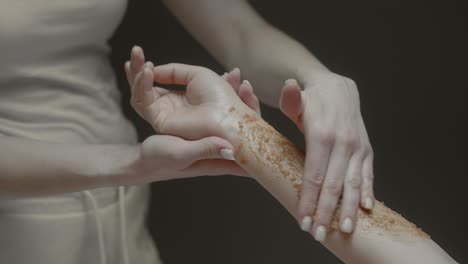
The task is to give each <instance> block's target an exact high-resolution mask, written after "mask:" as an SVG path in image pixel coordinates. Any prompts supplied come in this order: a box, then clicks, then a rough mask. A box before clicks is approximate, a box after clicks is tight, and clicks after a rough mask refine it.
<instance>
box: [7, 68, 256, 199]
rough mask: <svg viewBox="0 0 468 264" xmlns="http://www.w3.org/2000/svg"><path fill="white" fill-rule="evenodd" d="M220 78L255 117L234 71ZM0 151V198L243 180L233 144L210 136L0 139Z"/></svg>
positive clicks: (252, 98)
mask: <svg viewBox="0 0 468 264" xmlns="http://www.w3.org/2000/svg"><path fill="white" fill-rule="evenodd" d="M222 77H223V79H224V80H226V81H227V82H228V83H229V84H230V85H231V86H232V87H233V88H235V92H236V93H237V94H238V95H239V96H240V98H241V100H242V101H244V102H245V103H246V104H247V105H251V106H252V109H253V110H254V111H256V112H258V113H259V111H260V110H259V107H258V100H257V98H256V97H255V96H254V95H253V93H252V92H250V91H249V90H248V88H247V89H246V87H245V85H242V84H241V82H240V72H239V70H237V69H236V70H234V71H231V72H229V73H226V74H224V75H223V76H222ZM202 118H203V116H198V117H197V119H202ZM0 146H2V147H1V148H0V156H1V157H2V158H1V159H0V196H14V197H19V196H43V195H55V194H61V193H67V192H76V191H83V190H87V189H94V188H100V187H110V186H121V185H136V184H144V183H149V182H156V181H163V180H170V179H178V178H188V177H196V176H200V175H223V174H233V175H240V176H245V175H246V172H245V171H244V170H243V169H242V168H241V167H239V166H238V165H237V164H236V163H235V162H233V161H232V160H233V159H234V157H233V150H234V148H233V146H232V144H231V143H229V142H228V141H227V140H225V139H222V138H219V137H214V136H208V137H203V138H198V139H197V140H185V139H182V138H179V137H175V136H169V135H154V136H151V137H149V138H147V139H146V140H145V141H144V142H142V143H141V144H135V145H124V144H121V145H117V144H115V145H110V144H70V143H53V142H44V141H38V140H32V139H22V138H16V137H10V136H2V135H0Z"/></svg>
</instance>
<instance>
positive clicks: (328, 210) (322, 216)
mask: <svg viewBox="0 0 468 264" xmlns="http://www.w3.org/2000/svg"><path fill="white" fill-rule="evenodd" d="M334 212H335V209H334V208H333V207H330V206H326V207H325V206H324V207H319V208H318V209H317V212H316V215H317V221H318V222H322V224H328V222H329V221H330V220H331V219H332V218H333V215H334Z"/></svg>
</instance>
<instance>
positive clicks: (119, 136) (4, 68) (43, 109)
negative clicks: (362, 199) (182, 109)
mask: <svg viewBox="0 0 468 264" xmlns="http://www.w3.org/2000/svg"><path fill="white" fill-rule="evenodd" d="M4 5H6V3H5V4H3V3H2V4H1V6H4ZM0 10H1V11H0V14H1V15H0V35H1V41H0V50H2V51H9V52H2V65H1V66H0V93H1V96H0V134H1V136H0V146H1V148H0V155H1V158H0V194H1V199H0V229H1V233H2V235H1V236H0V248H1V250H0V263H106V262H107V263H120V262H119V261H120V260H123V261H124V262H125V263H128V260H129V259H131V260H132V262H133V263H155V262H157V259H158V257H157V252H156V250H155V248H154V245H153V242H152V239H151V237H150V235H149V233H148V232H147V230H146V228H145V224H144V223H145V214H146V210H147V204H148V191H149V190H148V186H146V185H141V184H144V183H148V182H153V181H159V180H167V179H174V178H181V177H192V176H199V175H219V174H236V175H244V174H245V172H244V171H243V170H242V169H240V168H239V167H238V166H237V165H236V164H235V163H234V162H233V161H231V160H232V159H233V157H232V149H233V147H232V145H231V144H230V143H229V142H227V141H226V140H223V139H221V138H216V137H206V138H203V139H200V140H194V141H187V140H183V139H181V138H178V137H171V136H163V135H161V136H159V135H157V136H152V137H150V138H148V139H147V140H146V141H145V142H143V143H142V144H137V138H136V133H135V130H134V128H133V127H132V125H131V124H130V122H129V121H128V120H126V119H125V118H124V116H123V115H122V112H121V109H120V108H119V105H120V102H119V100H120V98H119V94H118V91H117V85H116V82H115V78H114V74H113V72H112V69H111V66H110V64H109V60H108V57H107V54H108V51H109V48H108V46H107V44H106V41H107V39H108V38H109V37H110V36H111V34H112V32H113V31H114V29H115V28H116V26H117V25H118V23H119V21H120V19H121V18H122V16H123V13H124V10H125V1H112V2H111V1H91V2H90V1H85V2H82V1H74V2H73V4H71V3H69V2H66V1H53V2H52V1H50V2H49V3H48V4H47V5H45V4H44V3H42V2H35V1H33V2H31V1H15V2H11V3H8V8H6V7H4V8H3V7H2V8H0ZM20 13H21V15H18V14H20ZM225 77H226V78H227V79H228V80H230V81H231V82H233V85H235V83H238V82H239V81H238V80H237V79H238V78H239V72H238V71H237V70H235V71H232V72H231V73H230V74H229V75H226V76H225ZM244 92H245V91H244ZM200 118H201V117H200ZM213 159H217V160H213ZM222 159H223V160H224V161H222ZM197 161H199V162H197ZM123 185H132V186H131V187H127V188H123V187H120V188H117V187H118V186H123ZM99 187H105V188H100V189H96V188H99ZM89 189H93V190H89ZM78 191H81V192H78ZM55 194H61V195H55ZM46 195H47V197H42V198H37V197H36V198H27V196H46ZM51 195H55V196H51ZM25 196H26V197H25ZM129 219H130V220H129ZM125 220H127V221H125ZM127 240H128V241H129V242H128V243H127ZM129 255H130V256H129Z"/></svg>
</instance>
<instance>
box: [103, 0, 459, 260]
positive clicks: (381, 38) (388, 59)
mask: <svg viewBox="0 0 468 264" xmlns="http://www.w3.org/2000/svg"><path fill="white" fill-rule="evenodd" d="M461 2H462V1H459V2H455V1H443V2H442V1H439V3H428V2H427V1H415V0H411V1H403V0H400V1H390V2H389V1H386V2H384V3H382V2H375V1H334V0H332V1H291V0H290V1H267V0H262V1H253V5H254V6H255V7H256V8H257V10H258V11H259V12H260V13H261V14H262V15H263V16H264V17H265V18H266V19H267V20H268V21H269V22H271V23H272V24H273V25H275V26H277V27H279V28H280V29H282V30H284V31H285V32H287V33H289V34H290V35H292V36H293V37H294V38H296V39H298V40H299V41H301V42H302V43H303V44H304V45H305V46H306V47H307V48H308V49H309V50H311V51H312V52H313V53H314V54H315V55H316V56H317V57H318V58H320V59H321V61H322V62H324V63H325V65H327V66H328V67H329V68H330V69H332V70H333V71H335V72H337V73H340V74H343V75H346V76H349V77H351V78H352V79H354V80H355V81H356V83H357V84H358V87H359V89H360V94H361V102H362V112H363V115H364V120H365V122H366V124H367V129H368V132H369V135H370V138H371V142H372V144H373V147H374V150H375V153H376V155H375V156H376V161H375V170H376V172H375V175H376V182H375V189H376V195H377V197H378V199H379V200H383V201H385V203H386V204H387V205H388V206H390V207H391V208H393V209H395V210H397V211H398V212H400V213H402V214H403V215H404V216H405V217H407V218H408V219H410V220H412V221H414V222H416V223H417V224H418V226H419V227H421V228H422V229H423V230H425V231H427V232H428V233H429V234H430V235H431V236H432V238H433V239H434V240H435V241H436V242H438V243H439V245H441V246H442V247H443V248H444V249H445V250H446V251H447V252H448V253H449V254H450V255H452V256H453V257H454V258H455V259H456V260H458V261H459V262H460V263H463V262H468V256H467V253H466V250H464V248H465V247H466V246H465V244H466V243H465V242H466V241H465V240H466V239H465V237H466V219H467V218H466V211H467V210H466V208H467V206H466V202H467V201H468V199H467V195H466V186H467V185H466V184H467V176H468V175H467V173H466V164H467V162H468V159H467V154H466V150H467V149H468V144H467V139H466V136H467V135H468V133H467V132H468V130H467V126H466V125H467V121H468V118H467V116H468V115H467V114H468V111H467V104H466V99H467V98H468V97H467V92H466V88H468V87H467V83H466V76H467V70H468V67H467V64H466V61H467V56H466V54H467V53H466V48H467V47H468V45H467V44H468V43H467V32H468V31H467V29H468V27H467V16H466V14H467V13H468V12H467V11H468V10H466V9H464V8H462V5H461ZM194 12H196V10H194ZM227 12H228V11H227ZM200 15H202V14H200ZM111 44H112V47H113V54H112V60H113V64H114V66H115V68H116V71H117V73H118V74H117V75H118V78H119V85H120V88H121V91H122V94H123V102H122V104H123V106H124V111H125V113H126V115H127V116H128V117H129V118H130V119H131V120H132V122H134V124H135V125H136V126H137V128H138V132H139V137H140V140H142V139H144V138H145V137H147V136H149V135H151V134H152V133H153V132H152V130H151V128H150V127H149V126H148V125H146V124H145V123H144V122H143V121H142V120H141V119H140V118H139V117H138V116H137V115H136V114H135V113H134V112H133V110H132V109H131V108H130V106H129V103H128V102H129V87H128V84H127V83H126V80H125V79H124V72H123V63H124V61H125V60H126V59H127V58H128V56H129V52H130V49H131V47H132V46H133V45H135V44H138V45H141V46H142V47H143V48H144V50H145V52H146V54H147V58H149V59H150V60H152V61H153V62H155V63H158V64H160V63H167V62H183V63H189V64H198V65H203V66H206V67H209V68H212V69H214V70H215V71H217V72H219V73H222V72H224V70H223V69H222V67H221V66H220V65H219V64H218V63H216V61H215V60H214V59H213V58H212V57H210V55H209V54H208V53H207V52H206V51H205V50H204V49H203V48H202V47H201V46H200V45H199V44H198V43H197V42H196V41H195V40H193V39H192V38H191V36H190V35H189V34H187V33H186V32H185V31H184V29H183V28H182V27H181V26H180V25H179V24H178V22H177V21H176V20H175V19H174V18H173V17H172V16H171V15H170V13H169V12H168V11H167V9H166V8H165V7H164V6H163V5H162V4H161V3H159V1H130V4H129V9H128V11H127V14H126V17H125V19H124V21H123V22H122V24H121V26H120V28H119V30H118V31H117V33H116V35H115V36H114V38H113V39H112V41H111ZM241 70H242V69H241ZM262 110H263V116H264V118H265V119H266V120H267V121H268V122H270V123H271V124H272V125H273V126H274V127H276V128H277V129H278V130H279V131H281V132H282V133H284V134H285V135H287V136H288V137H289V138H290V139H291V140H293V141H294V142H295V143H297V144H299V145H301V146H304V142H303V139H302V135H301V134H300V133H299V132H298V131H297V129H296V128H295V127H294V125H293V124H292V123H291V122H290V121H289V120H287V119H286V118H285V117H284V116H283V115H281V113H280V112H279V111H277V110H274V109H271V108H266V107H264V108H263V109H262ZM152 187H153V188H152V189H153V194H152V202H151V209H150V215H149V226H150V229H151V232H152V233H153V235H154V238H155V240H156V242H157V244H158V247H159V249H160V252H161V256H162V258H163V260H164V261H165V262H166V263H171V264H177V263H205V264H208V263H225V264H228V263H271V264H273V263H305V262H304V261H309V262H308V263H312V262H313V263H340V261H339V260H337V259H336V258H335V257H334V256H333V255H332V254H331V253H329V252H328V251H327V250H326V249H325V248H323V247H322V246H321V245H320V244H318V243H316V242H315V241H314V240H313V239H312V238H310V237H309V236H308V235H307V234H305V233H303V232H301V231H300V230H299V228H298V226H297V224H296V223H295V220H294V219H292V218H291V217H290V216H289V214H288V213H287V212H286V211H285V210H284V209H283V208H282V207H281V206H280V205H279V203H277V202H276V201H275V200H274V199H273V198H272V197H271V196H270V195H269V194H268V193H267V192H266V191H265V190H263V189H262V188H261V187H260V186H259V185H258V184H256V183H255V182H254V181H253V180H250V179H246V178H239V177H233V176H222V177H202V178H196V179H188V180H177V181H170V182H162V183H157V184H153V186H152ZM463 230H465V231H463ZM461 232H464V234H465V235H464V236H463V235H461V234H460V233H461Z"/></svg>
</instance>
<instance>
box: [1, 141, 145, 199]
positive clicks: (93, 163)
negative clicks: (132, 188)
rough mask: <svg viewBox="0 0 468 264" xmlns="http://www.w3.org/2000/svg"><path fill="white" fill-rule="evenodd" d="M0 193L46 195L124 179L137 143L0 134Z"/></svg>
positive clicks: (136, 151)
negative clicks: (95, 142) (48, 139)
mask: <svg viewBox="0 0 468 264" xmlns="http://www.w3.org/2000/svg"><path fill="white" fill-rule="evenodd" d="M0 146H1V148H0V156H1V157H2V158H1V159H0V194H2V195H21V196H29V195H48V194H57V193H65V192H73V191H80V190H84V189H91V188H98V187H104V186H109V185H113V186H116V185H119V184H122V183H123V182H124V178H126V177H124V175H130V167H129V165H130V164H131V163H132V162H134V161H135V160H136V159H137V157H138V154H139V151H138V146H137V145H135V146H127V145H87V144H62V143H51V142H41V141H37V140H29V139H21V138H15V137H7V136H0Z"/></svg>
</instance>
